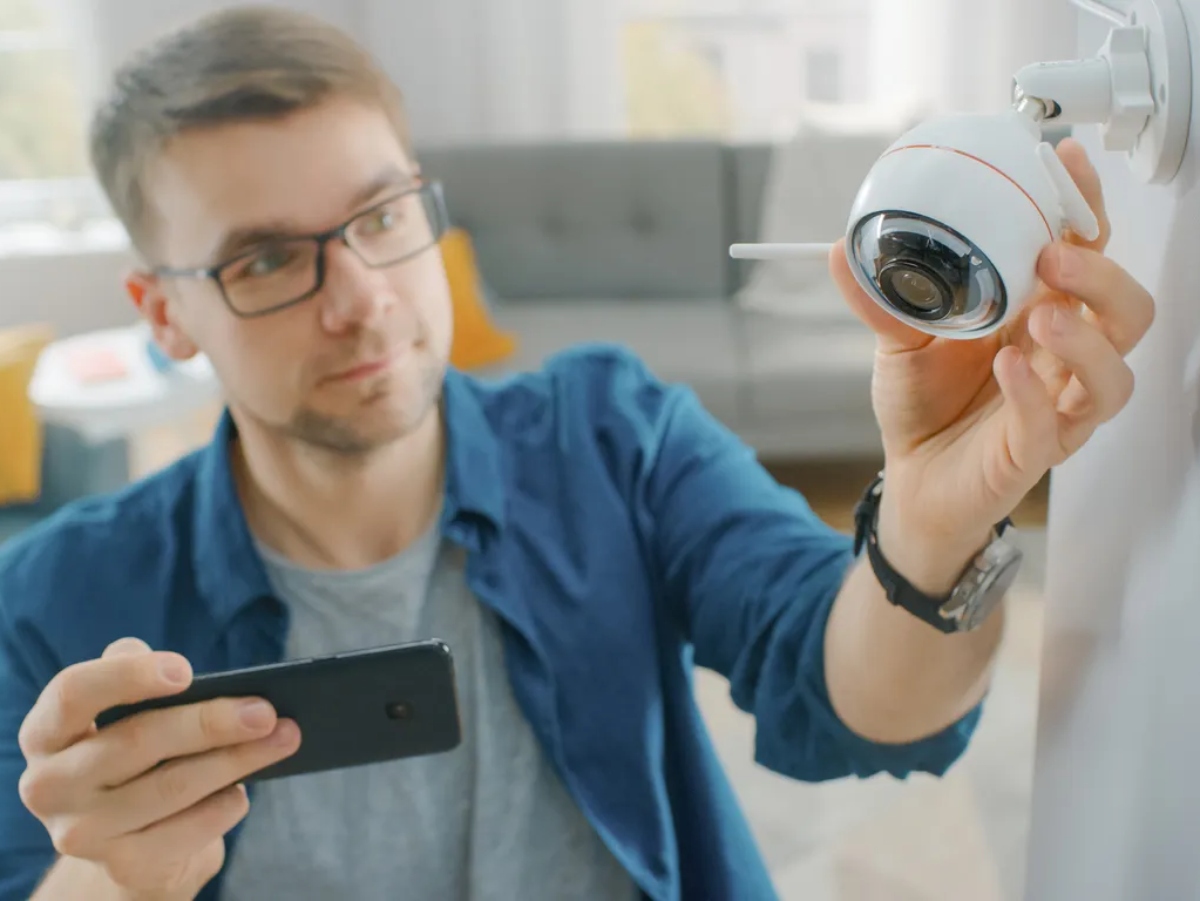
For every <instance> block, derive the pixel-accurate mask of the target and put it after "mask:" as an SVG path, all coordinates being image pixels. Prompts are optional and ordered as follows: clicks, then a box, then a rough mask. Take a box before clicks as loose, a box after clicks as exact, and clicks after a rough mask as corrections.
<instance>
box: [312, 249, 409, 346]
mask: <svg viewBox="0 0 1200 901" xmlns="http://www.w3.org/2000/svg"><path fill="white" fill-rule="evenodd" d="M320 298H321V322H322V325H324V326H325V328H326V329H328V330H329V331H332V332H337V331H342V330H344V329H346V328H349V327H352V326H358V325H362V324H364V323H369V322H371V321H373V320H374V319H376V318H378V317H379V316H381V315H382V314H384V313H385V312H387V310H388V309H389V308H390V307H391V306H392V305H393V304H395V303H396V299H397V298H396V294H395V291H394V290H393V289H392V287H391V285H390V284H389V283H388V280H387V278H386V277H385V275H384V272H383V270H381V269H373V268H371V267H370V266H368V265H367V264H366V263H364V262H363V261H362V259H361V258H360V257H359V256H358V254H356V253H355V252H354V251H353V250H351V249H350V248H349V247H348V246H346V243H345V242H344V241H337V240H335V241H330V242H329V243H328V244H326V245H325V284H324V286H323V288H322V291H321V295H320Z"/></svg>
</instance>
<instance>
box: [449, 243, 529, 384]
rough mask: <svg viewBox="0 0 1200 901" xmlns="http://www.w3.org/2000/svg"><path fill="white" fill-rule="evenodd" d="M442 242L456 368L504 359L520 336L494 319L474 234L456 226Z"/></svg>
mask: <svg viewBox="0 0 1200 901" xmlns="http://www.w3.org/2000/svg"><path fill="white" fill-rule="evenodd" d="M441 246H442V260H443V262H444V263H445V266H446V278H447V280H448V281H449V282H450V300H451V303H452V305H453V308H454V340H453V342H452V343H451V345H450V363H451V365H452V366H454V367H455V368H456V369H479V368H482V367H485V366H493V365H495V364H497V363H500V362H503V361H504V360H506V359H508V358H509V357H510V356H512V354H513V353H514V352H516V349H517V340H516V337H515V336H514V335H512V334H510V333H508V332H505V331H503V330H501V329H499V328H498V327H497V326H496V324H495V323H494V322H493V321H492V317H491V314H490V312H489V310H488V308H487V303H486V302H485V301H484V298H483V285H482V282H481V280H480V278H479V269H478V267H477V265H476V263H475V248H474V246H473V245H472V244H471V236H470V235H469V234H467V232H466V231H464V230H463V229H461V228H452V229H450V230H449V231H448V232H446V234H445V235H443V236H442V241H441Z"/></svg>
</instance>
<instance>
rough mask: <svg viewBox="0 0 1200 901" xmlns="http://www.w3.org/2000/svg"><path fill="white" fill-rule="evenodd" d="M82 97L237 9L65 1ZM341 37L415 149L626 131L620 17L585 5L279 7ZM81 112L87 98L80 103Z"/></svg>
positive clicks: (152, 0) (518, 0)
mask: <svg viewBox="0 0 1200 901" xmlns="http://www.w3.org/2000/svg"><path fill="white" fill-rule="evenodd" d="M66 2H72V3H76V4H79V9H78V12H77V15H76V16H74V17H73V20H72V24H73V25H74V26H75V28H74V30H75V31H76V36H77V38H78V40H79V46H80V52H81V54H82V56H81V59H82V61H83V66H84V67H85V68H89V69H91V70H92V77H90V78H86V79H85V83H86V84H88V85H89V86H93V90H94V86H95V85H97V84H102V83H103V81H104V79H105V77H106V76H107V75H108V74H109V73H110V72H111V71H112V69H113V67H114V66H115V65H117V64H118V63H119V62H120V61H121V60H122V59H124V57H125V56H126V55H127V54H128V53H129V52H131V51H132V50H133V49H134V48H136V47H138V46H140V45H141V44H143V43H144V42H146V41H147V40H149V39H151V38H153V37H154V36H156V35H157V34H159V33H161V32H163V31H164V30H166V29H169V28H171V27H173V26H175V25H177V24H179V23H181V22H184V21H187V20H188V19H191V18H193V17H195V16H198V15H201V14H203V13H205V12H208V11H210V10H214V9H218V8H221V7H227V6H235V5H239V4H238V3H236V2H235V0H66ZM275 2H277V3H279V5H282V6H287V7H291V8H294V9H300V10H304V11H307V12H311V13H315V14H317V15H320V16H322V17H323V18H325V19H327V20H328V21H330V22H332V23H334V24H336V25H339V26H341V27H343V28H345V29H347V30H348V31H349V32H350V33H351V34H353V35H354V36H355V37H357V38H358V39H359V40H360V41H361V42H362V43H363V44H364V45H365V46H367V47H368V48H369V49H370V50H371V51H372V52H373V53H374V54H375V55H376V56H377V57H378V58H379V59H380V61H381V62H382V64H383V65H384V67H385V68H386V69H387V70H388V72H389V74H390V75H391V76H392V77H393V78H394V79H395V80H396V82H397V83H398V84H399V85H400V87H401V89H402V90H403V91H404V93H405V96H406V100H407V104H408V107H409V112H410V116H411V118H412V125H413V130H414V132H415V134H416V136H417V138H418V140H420V141H421V142H424V143H430V142H446V141H465V140H513V139H523V138H524V139H538V138H547V137H565V138H575V137H587V136H589V135H593V134H610V135H611V134H615V133H617V132H619V130H620V128H621V124H622V115H623V114H622V94H621V91H622V85H621V81H620V49H619V34H620V32H619V22H620V16H619V7H618V6H617V5H615V4H612V3H595V2H588V0H439V2H427V0H399V2H397V0H275ZM88 99H89V101H90V100H93V99H94V94H93V96H92V97H89V98H88Z"/></svg>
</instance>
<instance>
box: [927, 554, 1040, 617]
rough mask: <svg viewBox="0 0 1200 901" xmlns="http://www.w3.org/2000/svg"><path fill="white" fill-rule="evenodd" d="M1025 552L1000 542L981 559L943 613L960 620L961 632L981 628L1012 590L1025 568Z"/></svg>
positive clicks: (953, 595)
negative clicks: (1022, 563) (1023, 557)
mask: <svg viewBox="0 0 1200 901" xmlns="http://www.w3.org/2000/svg"><path fill="white" fill-rule="evenodd" d="M1021 558H1022V554H1021V552H1020V551H1019V550H1018V549H1017V548H1015V547H1013V546H1012V545H1010V544H1008V543H1007V542H1005V541H1002V540H997V541H994V542H992V544H991V545H989V546H988V547H987V549H986V550H985V551H984V552H983V554H981V555H980V558H979V559H978V561H977V562H976V564H975V565H974V566H973V567H972V568H971V569H970V571H969V572H968V573H967V575H966V577H965V578H964V579H963V581H962V582H961V583H960V584H959V586H958V587H957V588H956V589H955V590H954V593H953V594H952V595H951V598H950V600H949V601H948V602H947V604H946V606H945V607H943V610H944V611H945V613H946V614H948V615H950V617H951V618H952V619H953V618H957V619H958V628H959V630H960V631H964V632H966V631H970V630H972V629H975V628H978V627H979V626H980V625H981V624H982V623H983V621H984V620H986V619H987V618H988V616H989V614H991V612H992V610H994V609H995V607H996V605H997V604H998V603H1000V599H1001V598H1003V597H1004V595H1005V594H1006V593H1007V592H1008V590H1009V588H1011V587H1012V584H1013V582H1014V581H1015V580H1016V578H1017V572H1018V571H1019V570H1020V568H1021Z"/></svg>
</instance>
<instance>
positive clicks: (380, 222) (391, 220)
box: [360, 207, 399, 235]
mask: <svg viewBox="0 0 1200 901" xmlns="http://www.w3.org/2000/svg"><path fill="white" fill-rule="evenodd" d="M398 220H399V217H398V216H397V215H396V211H395V210H393V209H392V208H391V207H384V208H383V209H381V210H374V211H372V212H370V213H368V214H367V215H366V216H365V217H363V219H362V222H361V226H360V227H361V228H362V230H363V232H364V233H366V234H368V235H375V234H379V233H380V232H385V231H389V230H391V229H393V228H395V227H396V225H397V223H398Z"/></svg>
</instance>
